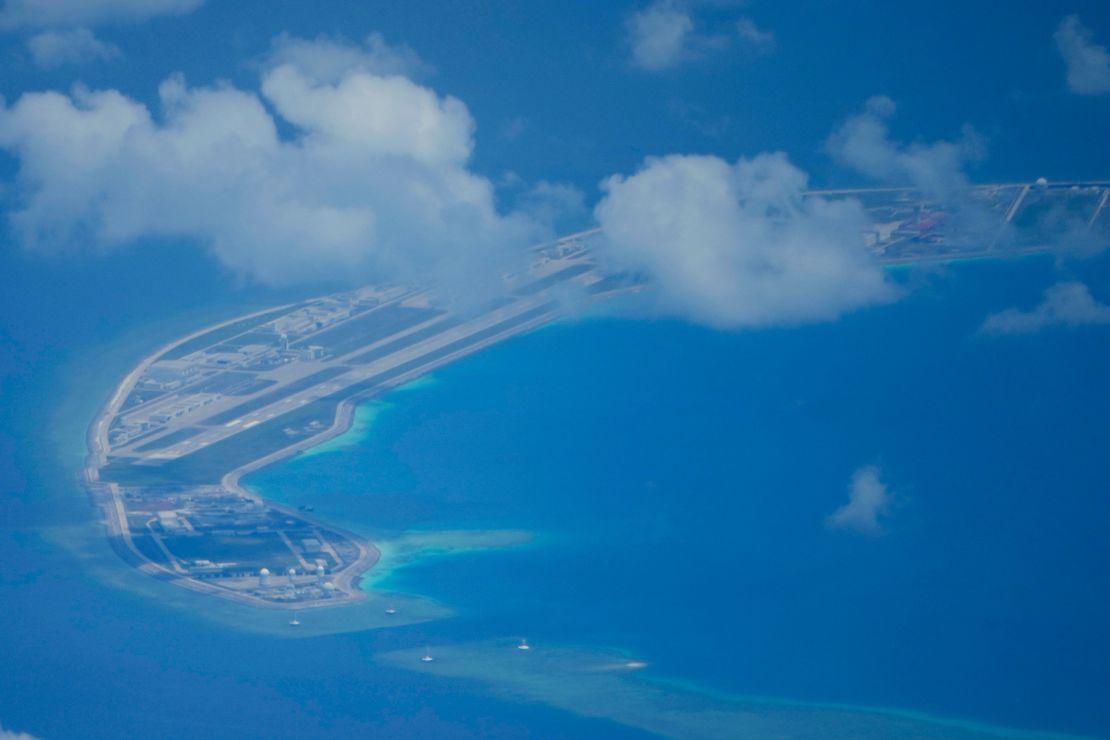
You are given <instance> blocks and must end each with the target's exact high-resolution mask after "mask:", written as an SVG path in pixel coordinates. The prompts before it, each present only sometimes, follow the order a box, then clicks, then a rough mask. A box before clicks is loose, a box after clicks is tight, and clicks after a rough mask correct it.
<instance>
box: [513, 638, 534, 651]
mask: <svg viewBox="0 0 1110 740" xmlns="http://www.w3.org/2000/svg"><path fill="white" fill-rule="evenodd" d="M516 649H517V650H531V649H532V646H531V645H529V644H528V641H527V640H521V641H520V644H519V645H517V646H516Z"/></svg>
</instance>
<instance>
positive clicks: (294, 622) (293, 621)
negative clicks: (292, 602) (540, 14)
mask: <svg viewBox="0 0 1110 740" xmlns="http://www.w3.org/2000/svg"><path fill="white" fill-rule="evenodd" d="M300 623H301V620H299V619H297V612H293V618H292V619H290V620H289V624H290V625H292V626H293V627H296V626H297V625H298V624H300Z"/></svg>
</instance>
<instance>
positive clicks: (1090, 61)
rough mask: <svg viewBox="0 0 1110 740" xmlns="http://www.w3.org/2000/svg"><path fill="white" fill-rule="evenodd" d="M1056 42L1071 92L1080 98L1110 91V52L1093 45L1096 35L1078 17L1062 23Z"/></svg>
mask: <svg viewBox="0 0 1110 740" xmlns="http://www.w3.org/2000/svg"><path fill="white" fill-rule="evenodd" d="M1053 39H1055V41H1056V48H1057V49H1058V50H1059V51H1060V55H1061V56H1062V57H1063V58H1064V63H1065V64H1066V65H1067V70H1068V89H1069V90H1071V91H1072V92H1073V93H1078V94H1079V95H1102V94H1105V93H1108V92H1110V53H1108V52H1107V50H1106V47H1105V46H1101V45H1099V44H1096V43H1095V42H1094V35H1093V34H1092V33H1091V30H1090V29H1089V28H1087V27H1086V26H1084V25H1083V23H1082V22H1081V21H1080V20H1079V16H1075V15H1069V16H1067V17H1066V18H1064V20H1062V21H1060V26H1059V28H1057V29H1056V33H1055V34H1053Z"/></svg>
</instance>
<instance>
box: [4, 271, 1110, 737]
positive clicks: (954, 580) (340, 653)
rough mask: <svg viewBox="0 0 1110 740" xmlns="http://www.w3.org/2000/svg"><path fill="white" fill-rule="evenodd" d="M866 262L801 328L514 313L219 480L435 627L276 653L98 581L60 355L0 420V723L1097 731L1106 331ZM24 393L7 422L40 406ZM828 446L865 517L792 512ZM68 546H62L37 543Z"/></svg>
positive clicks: (241, 730)
mask: <svg viewBox="0 0 1110 740" xmlns="http://www.w3.org/2000/svg"><path fill="white" fill-rule="evenodd" d="M1083 271H1084V272H1083V274H1082V275H1081V277H1083V278H1084V279H1086V280H1088V281H1089V282H1090V283H1091V284H1092V286H1093V287H1094V288H1095V289H1096V292H1097V291H1098V289H1099V287H1100V286H1104V285H1106V284H1107V279H1106V278H1107V274H1108V273H1107V271H1106V270H1105V269H1104V267H1102V266H1100V265H1098V264H1088V265H1085V266H1084V267H1083ZM901 279H903V280H905V281H907V284H908V286H909V287H910V288H911V289H912V290H911V291H910V293H909V295H908V297H907V298H906V299H904V300H903V301H902V302H900V303H898V304H895V305H893V306H887V307H883V308H878V309H874V310H870V311H866V312H863V313H860V314H858V315H855V316H851V317H848V318H847V319H845V320H843V321H841V322H838V323H836V324H830V325H824V326H815V327H800V328H790V329H776V330H767V331H749V332H739V333H721V332H714V331H709V330H705V329H700V328H696V327H691V326H688V325H685V324H682V323H679V322H670V321H621V320H616V319H611V318H609V319H591V320H583V321H576V322H568V323H565V324H562V325H558V326H553V327H548V328H546V329H543V330H540V331H537V332H534V333H532V334H530V335H528V336H526V337H522V338H519V339H517V340H514V341H512V342H509V343H507V344H505V345H502V346H499V347H495V348H492V349H490V350H488V351H485V352H483V353H481V354H479V355H476V356H474V357H471V358H469V359H467V360H465V361H463V362H460V363H458V364H456V365H453V366H450V367H448V368H445V369H443V370H441V371H439V372H437V373H436V375H435V376H434V378H433V379H432V381H431V382H429V381H425V382H422V383H418V384H415V385H414V386H410V387H407V388H406V389H404V390H403V391H399V392H395V393H393V394H391V395H390V396H388V397H387V398H385V399H382V400H379V401H373V402H370V404H369V405H368V406H367V407H366V408H365V409H364V410H363V411H362V412H360V418H361V421H362V422H363V423H362V424H360V425H358V426H357V427H356V429H355V430H354V431H353V432H352V434H350V435H348V436H347V437H345V438H342V439H339V440H336V441H333V442H331V443H329V444H328V445H326V446H324V447H322V448H319V449H317V450H315V451H313V453H312V454H308V455H302V456H299V457H297V458H294V459H291V460H289V461H286V462H284V463H282V464H279V465H277V466H274V467H271V468H269V469H266V470H264V471H260V472H259V473H257V474H255V475H253V476H251V477H250V478H249V479H248V480H247V483H248V484H249V485H251V486H254V487H256V488H258V489H259V490H262V491H264V492H265V493H267V494H268V495H272V496H274V497H275V498H280V499H282V500H285V501H288V502H292V503H298V504H299V503H312V504H313V505H314V506H315V507H316V512H317V514H319V515H321V516H324V517H333V518H334V519H335V520H336V521H338V522H342V523H344V524H346V525H347V526H350V527H352V528H354V529H357V530H359V531H361V532H364V533H365V534H367V535H368V536H371V537H372V538H374V539H375V540H376V541H378V542H381V543H383V546H384V548H385V551H386V558H385V562H384V566H385V567H383V568H382V569H380V570H379V571H378V572H377V573H376V574H374V577H373V578H371V579H370V580H369V584H368V586H369V587H370V588H373V589H375V590H376V591H377V592H379V593H381V592H384V593H385V594H386V595H385V596H384V597H383V598H386V599H388V598H390V596H389V595H388V594H389V593H393V592H405V593H410V594H419V595H423V596H426V597H430V598H431V599H433V600H435V601H436V602H438V604H439V605H440V606H441V607H442V608H443V609H444V610H445V611H448V612H450V616H449V617H446V618H443V619H437V620H433V621H428V622H424V623H421V624H415V625H409V626H405V627H400V628H395V629H386V630H373V631H364V632H354V633H343V634H334V635H325V636H318V637H310V638H307V639H278V638H275V636H274V634H272V633H267V632H265V631H262V632H258V631H252V630H247V631H243V630H242V629H238V628H232V627H229V626H228V624H229V622H230V621H234V620H230V619H228V618H225V617H226V616H227V615H225V614H222V613H218V610H205V613H201V614H198V613H196V612H195V610H196V609H198V608H200V609H204V607H203V605H198V604H196V603H190V602H188V600H184V601H182V600H181V599H180V598H177V597H178V596H179V594H177V592H178V591H179V589H168V587H165V586H162V585H158V584H151V583H148V582H147V581H145V580H144V579H142V578H139V577H138V576H136V575H134V574H132V573H130V572H128V571H127V570H126V569H124V568H121V567H119V566H118V565H117V564H116V563H115V561H113V559H112V555H111V553H110V551H109V550H108V549H107V547H106V546H105V545H104V544H103V543H102V541H101V539H100V538H99V537H98V532H97V529H96V527H95V523H94V522H91V520H90V514H89V510H88V506H87V504H86V503H85V501H84V499H83V497H82V494H81V492H80V490H79V489H78V488H77V486H76V484H75V481H74V478H73V474H72V471H73V470H74V468H75V467H76V465H77V464H78V463H79V460H80V449H81V438H82V434H83V427H84V424H85V422H86V421H87V418H88V415H91V413H92V411H93V407H94V406H95V400H96V399H97V398H98V397H99V395H98V394H102V393H103V390H104V388H101V386H102V385H103V386H105V387H106V385H107V384H108V381H110V380H111V379H112V378H114V375H112V374H111V373H108V374H107V375H105V377H104V378H100V377H99V376H97V375H91V374H90V375H84V376H81V377H83V378H84V380H83V381H81V382H82V383H84V385H81V383H77V384H76V385H77V387H73V388H71V390H72V394H70V395H76V396H77V397H78V398H79V399H83V400H80V402H74V401H73V400H72V398H71V399H70V401H68V402H67V404H68V405H66V406H65V407H66V408H68V409H69V410H70V411H73V410H74V409H77V410H79V411H80V412H81V413H72V414H69V416H68V417H65V418H59V423H58V424H56V425H55V426H54V427H52V429H53V433H52V434H51V435H50V439H44V438H43V437H42V436H41V435H35V434H34V433H33V425H32V424H31V423H30V421H24V420H22V417H20V416H18V415H16V414H14V413H13V414H12V415H11V416H10V417H8V421H9V423H8V425H7V428H8V429H9V430H10V432H9V433H6V434H2V435H0V445H8V446H15V445H18V451H19V454H18V458H17V459H18V460H19V461H20V462H19V464H18V466H17V467H15V468H12V469H3V470H0V472H2V473H3V474H4V478H3V480H4V482H5V485H7V486H8V487H9V488H10V489H11V490H13V491H14V492H15V494H16V495H14V496H9V497H6V498H4V499H3V507H4V508H3V511H2V512H0V513H2V514H3V517H2V521H3V524H2V525H0V537H2V538H3V542H2V543H0V544H2V545H3V552H4V553H5V562H6V564H7V565H6V567H5V568H3V569H0V598H2V599H3V603H4V605H5V607H4V609H2V610H0V630H3V634H4V635H5V639H4V640H3V641H0V658H2V659H3V661H4V664H5V665H6V666H9V669H8V670H7V671H5V672H3V673H2V674H0V724H2V725H3V726H4V727H9V728H17V729H23V730H28V731H32V732H35V733H36V734H38V735H40V736H42V737H51V738H58V737H128V736H135V734H136V730H137V729H139V730H141V731H142V732H143V733H144V734H148V735H152V736H160V737H195V736H196V735H197V734H198V733H202V732H203V733H204V734H206V735H209V736H213V737H273V736H275V735H279V734H280V735H295V736H298V737H336V736H338V737H349V736H367V735H371V736H372V735H387V736H397V737H407V736H411V737H421V736H438V737H469V736H487V737H488V736H502V737H515V736H520V735H522V734H526V733H531V734H533V735H539V736H544V737H622V736H628V737H638V736H642V733H643V731H645V730H646V731H665V732H670V733H671V734H676V735H681V736H693V735H694V734H697V733H701V734H705V735H721V734H726V735H727V734H728V732H729V731H730V730H734V729H736V728H755V729H753V730H752V731H753V732H759V731H761V730H763V731H765V730H767V728H768V727H769V726H768V725H750V724H745V723H750V722H753V721H756V719H759V718H762V719H759V721H773V722H774V723H775V724H774V725H773V727H774V728H778V729H783V728H785V729H786V730H788V731H789V732H791V733H792V734H794V735H797V736H814V737H826V736H841V737H858V736H861V735H862V734H864V733H865V732H866V733H870V734H871V736H883V737H885V736H904V737H954V736H969V737H972V736H974V737H979V736H984V732H985V733H986V735H987V736H990V735H998V734H1000V733H1001V731H998V730H993V729H992V730H989V731H984V730H983V728H982V724H983V723H985V724H988V725H991V726H992V727H993V726H999V725H1002V726H1008V727H1014V728H1026V729H1040V730H1049V731H1058V732H1073V733H1081V734H1091V735H1106V734H1108V733H1110V713H1108V712H1110V710H1108V709H1107V706H1106V703H1105V701H1104V699H1105V697H1106V696H1107V695H1110V668H1108V667H1107V666H1110V639H1108V638H1107V636H1106V634H1105V630H1104V626H1105V625H1106V624H1107V623H1110V620H1108V618H1110V594H1108V593H1107V586H1106V582H1105V578H1104V577H1103V573H1104V571H1105V567H1106V564H1107V563H1108V562H1110V552H1108V549H1110V545H1108V544H1107V541H1106V538H1105V536H1104V533H1105V532H1106V531H1107V525H1108V524H1110V504H1108V503H1107V501H1106V498H1105V491H1106V490H1107V482H1108V481H1110V469H1108V467H1107V465H1108V464H1107V462H1106V460H1105V454H1104V451H1105V450H1106V449H1107V448H1108V445H1107V442H1108V440H1107V431H1108V428H1107V422H1106V419H1107V418H1108V416H1107V413H1108V412H1110V398H1108V394H1107V393H1106V391H1105V389H1104V388H1103V387H1102V385H1101V383H1102V381H1103V379H1104V378H1105V377H1106V375H1107V371H1108V370H1110V351H1108V344H1107V338H1108V336H1110V334H1108V330H1107V328H1105V327H1093V328H1085V329H1079V330H1074V331H1053V332H1046V333H1043V334H1040V335H1036V336H1032V337H982V336H978V335H977V334H976V329H977V327H978V325H979V324H980V323H981V322H982V320H983V318H984V317H985V316H987V315H988V314H989V313H991V312H993V311H997V310H1000V309H1003V308H1006V307H1009V306H1012V305H1026V306H1028V305H1032V304H1033V303H1035V302H1036V301H1037V300H1038V298H1039V295H1040V292H1041V291H1042V290H1043V288H1044V287H1045V286H1046V285H1048V284H1049V283H1051V282H1052V281H1054V280H1055V279H1057V274H1056V272H1055V271H1054V268H1053V265H1052V263H1051V262H1050V261H1049V260H1047V259H1044V258H1035V259H1028V260H1022V261H1018V262H1007V263H980V264H973V265H962V266H959V267H955V268H950V269H945V270H943V271H941V272H923V271H905V272H903V273H902V278H901ZM141 344H142V342H141V341H139V340H134V347H133V349H134V353H133V354H135V356H136V357H137V356H138V353H139V351H140V349H141V347H140V345H141ZM126 360H127V358H126V357H123V356H121V357H120V363H121V366H120V368H117V369H116V370H122V368H124V367H126V364H127V362H126ZM109 376H111V377H109ZM50 382H51V378H50V377H44V378H43V385H35V384H34V383H32V382H30V381H28V382H27V383H26V384H24V385H23V386H21V387H19V388H16V390H19V391H20V393H21V394H22V395H19V396H13V395H9V396H8V399H9V401H10V405H11V407H12V408H15V409H19V408H27V407H29V406H31V405H34V404H47V405H49V404H56V403H58V400H57V399H55V398H53V397H52V396H51V395H50V394H49V393H47V392H46V390H47V389H48V388H49V387H50ZM10 388H14V386H9V389H10ZM21 425H22V426H21ZM26 439H39V440H40V442H41V444H38V445H33V446H24V444H23V442H22V440H26ZM17 440H19V441H17ZM13 449H14V448H13ZM862 465H877V466H878V467H879V468H880V469H881V471H882V478H883V480H884V481H886V482H887V483H888V484H889V486H890V487H891V490H892V491H894V492H895V494H896V504H895V506H894V507H893V510H892V512H891V514H890V516H889V519H888V520H887V522H886V533H885V534H884V535H883V536H880V537H866V536H860V535H858V534H854V533H851V532H841V531H830V530H828V529H827V528H826V527H825V526H824V521H825V518H826V517H827V516H828V515H829V514H830V513H831V512H832V511H833V510H834V509H836V507H838V506H839V505H841V504H842V503H843V502H844V501H845V500H846V490H847V485H848V481H849V478H850V476H851V474H852V472H853V471H854V470H856V469H857V468H859V467H860V466H862ZM62 527H64V528H65V529H64V530H63V529H61V528H62ZM74 533H80V534H81V535H82V537H83V538H84V539H82V540H81V542H82V543H83V546H82V547H81V548H80V549H79V550H77V551H74V549H73V548H69V549H67V548H63V547H59V546H58V545H57V544H56V543H57V542H59V541H60V540H66V539H70V540H72V535H73V534H74ZM167 589H168V590H167ZM399 602H400V603H401V604H402V608H408V607H407V606H405V605H406V604H407V602H405V601H403V600H399ZM209 612H210V613H209ZM522 637H526V638H528V640H529V641H530V643H531V644H532V645H533V647H534V651H535V652H534V653H531V654H525V653H523V652H521V651H518V650H517V649H516V648H515V645H516V642H517V640H519V639H520V638H522ZM425 646H430V647H431V648H432V650H433V651H434V652H435V654H436V655H437V656H438V660H437V662H436V663H434V664H432V666H433V667H431V668H429V667H427V666H425V665H424V664H422V663H420V661H419V660H418V659H417V658H418V656H419V654H420V653H422V651H423V649H424V647H425ZM523 655H527V657H528V659H532V658H535V660H534V661H533V662H531V663H521V662H519V661H517V662H512V661H514V660H515V659H516V658H518V657H521V656H523ZM629 661H637V662H642V663H646V664H647V665H646V667H643V668H636V669H632V668H629V667H628V665H627V663H628V662H629ZM753 697H771V699H769V700H768V699H766V698H753ZM858 707H886V708H892V709H896V710H899V711H900V712H902V713H900V714H895V715H890V714H875V713H873V712H861V711H858V710H857V709H853V708H858ZM925 715H928V716H931V717H945V718H951V719H953V720H955V721H957V724H941V725H938V724H935V723H933V722H931V721H928V720H926V719H924V718H923V717H924V716H925ZM753 718H755V719H753ZM768 718H769V719H768ZM976 723H979V724H976Z"/></svg>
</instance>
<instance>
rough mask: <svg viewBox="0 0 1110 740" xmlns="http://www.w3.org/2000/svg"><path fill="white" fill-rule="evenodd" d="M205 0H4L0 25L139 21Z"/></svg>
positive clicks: (183, 10)
mask: <svg viewBox="0 0 1110 740" xmlns="http://www.w3.org/2000/svg"><path fill="white" fill-rule="evenodd" d="M203 2H204V0H7V1H6V2H5V3H4V5H3V7H0V28H6V29H13V28H49V27H72V26H95V25H99V24H102V23H138V22H141V21H144V20H146V19H148V18H153V17H154V16H159V15H182V14H185V13H189V12H191V11H193V10H195V9H196V8H198V7H199V6H200V5H201V3H203Z"/></svg>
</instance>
